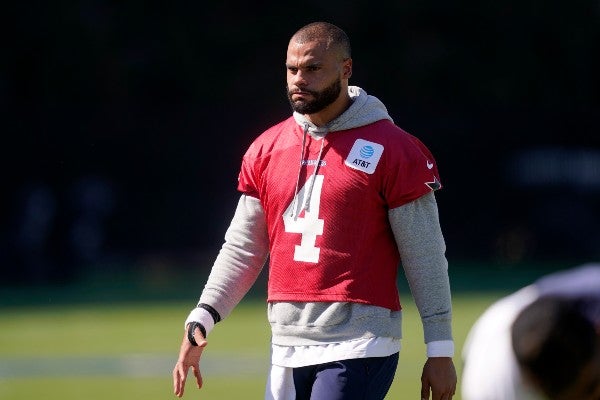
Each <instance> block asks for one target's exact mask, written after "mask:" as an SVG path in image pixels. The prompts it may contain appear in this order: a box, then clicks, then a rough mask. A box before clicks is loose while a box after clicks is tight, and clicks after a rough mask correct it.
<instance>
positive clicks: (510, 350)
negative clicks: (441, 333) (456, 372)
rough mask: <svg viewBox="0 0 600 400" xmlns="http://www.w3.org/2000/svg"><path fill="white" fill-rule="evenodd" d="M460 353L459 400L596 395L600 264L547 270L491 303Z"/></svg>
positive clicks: (599, 390) (582, 399) (585, 398)
mask: <svg viewBox="0 0 600 400" xmlns="http://www.w3.org/2000/svg"><path fill="white" fill-rule="evenodd" d="M463 358H464V368H463V374H462V398H463V399H464V400H517V399H518V400H531V399H553V400H562V399H565V400H571V399H577V400H599V399H600V265H597V264H596V265H594V264H590V265H584V266H580V267H578V268H574V269H571V270H566V271H560V272H557V273H553V274H550V275H548V276H546V277H542V278H541V279H539V280H537V281H536V282H534V283H533V284H531V285H529V286H526V287H525V288H523V289H521V290H519V291H517V292H515V293H513V294H511V295H509V296H507V297H505V298H503V299H500V300H499V301H497V302H496V303H494V304H493V305H492V306H491V307H489V308H488V309H487V310H486V312H485V313H483V315H482V316H481V317H480V318H479V319H478V320H477V322H476V323H475V325H474V326H473V328H472V329H471V331H470V332H469V336H468V337H467V341H466V343H465V347H464V351H463Z"/></svg>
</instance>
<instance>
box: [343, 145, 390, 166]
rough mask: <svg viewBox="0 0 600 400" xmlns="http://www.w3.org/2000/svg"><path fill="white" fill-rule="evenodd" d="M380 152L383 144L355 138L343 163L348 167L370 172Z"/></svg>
mask: <svg viewBox="0 0 600 400" xmlns="http://www.w3.org/2000/svg"><path fill="white" fill-rule="evenodd" d="M382 154H383V146H382V145H380V144H379V143H375V142H369V141H367V140H364V139H356V142H354V146H352V149H351V150H350V154H348V158H346V162H345V164H346V165H347V166H349V167H350V168H353V169H357V170H359V171H363V172H366V173H367V174H372V173H373V172H375V168H376V167H377V164H378V163H379V159H380V158H381V155H382Z"/></svg>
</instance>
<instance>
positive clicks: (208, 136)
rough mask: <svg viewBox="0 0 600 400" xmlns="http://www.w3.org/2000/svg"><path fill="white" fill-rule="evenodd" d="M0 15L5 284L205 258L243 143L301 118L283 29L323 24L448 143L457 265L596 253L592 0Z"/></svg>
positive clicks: (598, 43) (404, 122) (432, 136)
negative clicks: (290, 90) (290, 88)
mask: <svg viewBox="0 0 600 400" xmlns="http://www.w3.org/2000/svg"><path fill="white" fill-rule="evenodd" d="M3 8H4V12H3V14H4V15H3V17H4V18H3V19H4V20H5V22H4V26H5V27H6V28H7V30H5V32H6V33H5V35H4V39H5V40H4V42H5V43H6V44H5V45H3V46H2V53H3V54H2V59H3V61H2V62H1V63H0V104H1V106H2V111H3V112H2V114H3V117H2V125H1V126H2V128H1V129H2V138H3V145H1V146H0V149H1V152H0V155H1V157H0V159H1V162H2V186H3V190H2V193H3V194H2V195H1V196H0V222H1V225H0V226H1V231H0V235H1V237H0V238H1V241H0V272H2V275H1V276H2V278H1V279H0V286H6V285H17V286H18V285H29V284H45V283H56V284H58V283H65V282H77V281H79V280H81V279H85V277H86V276H90V275H93V274H101V273H109V275H110V276H111V277H112V278H111V279H119V276H121V274H133V275H136V276H150V277H151V278H149V279H151V280H152V279H154V280H155V281H163V282H168V281H169V279H170V278H173V276H186V273H187V272H189V271H198V270H204V271H207V270H208V269H209V268H210V266H211V264H212V261H213V259H214V256H215V255H216V253H217V251H218V249H219V247H220V245H221V242H222V240H223V235H224V232H225V229H226V227H227V226H228V224H229V221H230V218H231V216H232V214H233V210H234V206H235V204H236V202H237V198H238V193H237V192H236V189H235V188H236V183H237V173H238V168H239V165H240V160H241V156H242V155H243V153H244V151H245V150H246V147H247V146H248V145H249V144H250V142H251V141H252V139H253V138H254V137H255V136H257V135H258V134H259V133H260V132H262V131H263V130H264V129H266V128H267V127H268V126H270V125H271V124H273V123H276V122H278V121H280V120H282V119H284V118H286V117H287V116H288V115H289V114H290V110H289V106H288V104H287V100H286V98H285V91H284V88H285V69H284V61H285V50H286V47H287V42H288V40H289V37H290V36H291V35H292V34H293V33H294V32H295V31H296V30H297V29H298V28H299V27H301V26H302V25H304V24H306V23H308V22H312V21H315V20H326V21H329V22H333V23H335V24H337V25H339V26H340V27H342V28H343V29H344V30H345V31H346V32H347V33H348V35H349V36H350V39H351V41H352V44H353V58H354V75H353V78H352V79H351V84H354V85H358V86H361V87H362V88H364V89H365V90H366V91H367V92H368V93H370V94H373V95H375V96H377V97H378V98H380V99H381V100H382V101H383V102H384V103H385V104H386V106H387V108H388V110H389V111H390V114H391V115H392V117H393V118H394V120H395V122H396V123H397V124H398V125H399V126H401V127H402V128H404V129H405V130H407V131H409V132H411V133H412V134H414V135H416V136H417V137H419V138H420V139H422V140H423V141H424V142H425V143H426V144H427V145H428V147H429V148H430V149H431V150H432V152H433V153H434V155H435V156H436V158H437V161H438V164H439V166H440V172H441V175H442V176H441V177H442V181H443V183H444V185H445V188H444V190H442V191H441V192H439V193H438V203H439V206H440V212H441V220H442V228H443V230H444V233H445V237H446V241H447V246H448V253H447V254H448V257H449V259H450V262H451V264H452V263H453V262H457V263H458V262H465V261H474V262H478V263H479V264H477V265H481V263H485V264H486V265H500V266H504V267H507V268H510V267H511V266H519V265H522V264H523V263H526V264H530V265H531V264H536V265H538V264H539V265H546V264H550V263H564V264H565V265H567V266H570V265H571V264H572V263H574V262H579V261H587V260H597V259H598V258H600V245H599V243H600V230H598V222H599V221H600V139H599V137H598V136H599V133H600V73H599V71H600V1H598V0H573V1H570V2H562V1H558V0H552V1H531V0H525V1H516V0H506V1H500V2H498V1H481V0H462V1H452V2H449V1H433V0H427V1H416V0H415V1H379V2H373V1H356V2H349V1H340V0H329V1H326V2H325V1H310V0H307V1H305V2H301V3H289V2H262V1H256V2H243V3H230V2H226V1H224V2H192V1H186V2H183V1H181V2H142V1H127V2H114V1H106V0H87V1H83V0H82V1H59V2H15V3H14V4H11V5H5V6H4V7H3ZM515 268H516V267H515ZM142 273H143V274H142Z"/></svg>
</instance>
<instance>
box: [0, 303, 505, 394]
mask: <svg viewBox="0 0 600 400" xmlns="http://www.w3.org/2000/svg"><path fill="white" fill-rule="evenodd" d="M501 294H502V293H500V292H483V293H479V294H478V293H464V294H463V293H459V294H455V295H454V299H453V303H454V305H453V306H454V334H455V341H456V343H457V347H458V348H457V355H459V354H460V351H461V348H462V344H463V341H464V339H465V336H466V334H467V332H468V330H469V328H470V326H471V325H472V323H473V322H474V321H475V319H476V318H477V317H478V316H479V315H480V313H481V312H482V311H483V310H484V309H485V308H486V307H487V306H488V305H489V304H490V303H491V302H492V301H493V300H495V299H496V298H498V297H499V296H500V295H501ZM192 306H193V304H190V303H180V302H163V303H150V302H144V303H128V302H122V303H114V304H112V303H109V304H96V305H57V306H52V307H50V306H44V307H43V308H34V307H32V306H13V307H4V308H1V309H0V399H3V400H16V399H45V400H76V399H77V400H81V399H86V400H96V399H97V400H100V399H102V400H105V399H110V400H117V399H127V400H131V399H144V400H154V399H169V398H175V397H174V395H173V394H172V382H171V369H172V366H173V364H174V362H175V360H176V358H177V353H178V349H179V344H180V341H181V337H182V334H183V320H184V319H185V317H186V316H187V313H188V311H189V309H190V307H192ZM404 312H405V315H404V340H403V349H402V352H401V356H400V365H399V368H398V371H397V374H396V378H395V381H394V384H393V386H392V389H391V392H390V393H389V395H388V398H389V399H408V398H413V399H414V398H419V397H418V396H419V386H420V382H419V378H420V373H421V368H422V365H423V362H424V350H425V346H424V344H423V343H422V331H421V326H420V321H419V318H418V315H417V312H416V309H415V307H414V304H413V303H412V302H411V301H410V299H406V298H405V299H404ZM265 314H266V311H265V306H264V304H263V303H262V302H261V301H252V300H245V301H244V302H242V303H241V304H240V305H239V306H238V308H236V310H235V311H234V312H233V313H232V315H231V316H230V317H229V318H227V319H226V320H225V321H223V322H221V323H220V324H219V325H217V327H216V328H215V330H214V331H213V333H212V334H211V336H210V338H209V339H210V340H209V345H208V347H207V349H206V351H205V353H204V357H203V363H202V365H201V368H202V371H203V376H204V382H205V385H204V387H203V388H202V389H201V390H200V391H198V390H197V389H196V388H195V387H194V386H193V385H188V387H187V392H186V396H185V398H188V399H262V398H263V391H264V385H265V377H266V372H267V370H268V364H269V359H268V355H269V328H268V325H267V322H266V315H265ZM455 363H456V367H457V369H458V372H459V373H460V369H461V365H460V364H461V362H460V357H458V356H457V357H456V359H455ZM190 383H191V381H190ZM455 399H460V396H459V395H457V396H456V397H455Z"/></svg>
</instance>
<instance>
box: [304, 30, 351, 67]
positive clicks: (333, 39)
mask: <svg viewBox="0 0 600 400" xmlns="http://www.w3.org/2000/svg"><path fill="white" fill-rule="evenodd" d="M292 40H294V41H296V42H298V43H307V42H312V41H317V40H324V41H325V42H326V43H327V47H328V48H330V47H332V46H335V47H337V48H338V49H339V51H340V53H341V56H342V58H344V59H346V58H350V57H351V56H352V49H351V47H350V39H349V38H348V35H346V32H344V31H343V30H342V29H341V28H339V27H338V26H336V25H334V24H331V23H329V22H322V21H320V22H312V23H310V24H308V25H305V26H303V27H302V28H300V29H298V31H297V32H296V33H294V35H293V36H292Z"/></svg>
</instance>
